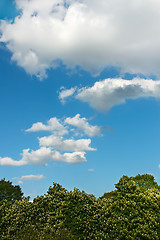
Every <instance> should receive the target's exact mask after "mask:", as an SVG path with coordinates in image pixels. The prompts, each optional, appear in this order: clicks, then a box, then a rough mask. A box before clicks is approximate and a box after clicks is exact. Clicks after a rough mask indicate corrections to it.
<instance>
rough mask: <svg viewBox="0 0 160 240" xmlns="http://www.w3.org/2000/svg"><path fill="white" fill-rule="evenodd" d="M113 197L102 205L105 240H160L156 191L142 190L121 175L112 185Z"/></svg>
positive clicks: (159, 197)
mask: <svg viewBox="0 0 160 240" xmlns="http://www.w3.org/2000/svg"><path fill="white" fill-rule="evenodd" d="M115 186H116V189H117V194H116V196H115V197H114V198H110V199H109V200H107V199H103V200H102V201H104V205H105V204H106V215H105V218H106V223H107V224H106V228H107V231H108V233H109V239H123V240H124V239H144V240H145V239H150V240H153V239H157V240H159V239H160V208H159V201H160V192H159V190H158V189H156V188H153V189H152V188H149V189H147V190H145V191H142V189H141V187H139V186H138V184H137V183H136V182H135V181H134V180H133V179H132V178H131V177H127V176H123V177H122V178H121V179H120V180H119V182H118V183H117V184H115Z"/></svg>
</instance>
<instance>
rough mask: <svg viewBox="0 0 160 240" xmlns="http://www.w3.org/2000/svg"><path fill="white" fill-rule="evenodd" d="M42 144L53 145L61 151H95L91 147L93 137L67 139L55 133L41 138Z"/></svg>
mask: <svg viewBox="0 0 160 240" xmlns="http://www.w3.org/2000/svg"><path fill="white" fill-rule="evenodd" d="M39 143H40V145H41V146H53V147H54V148H55V149H58V150H61V151H94V150H95V149H94V148H91V147H90V144H91V139H78V140H74V139H66V140H62V137H57V136H55V135H50V136H45V137H41V138H39Z"/></svg>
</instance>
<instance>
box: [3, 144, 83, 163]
mask: <svg viewBox="0 0 160 240" xmlns="http://www.w3.org/2000/svg"><path fill="white" fill-rule="evenodd" d="M55 161H56V162H67V163H70V164H73V163H81V162H86V158H85V152H72V153H64V154H61V153H60V152H58V151H55V150H53V149H52V148H46V147H41V148H39V149H38V150H36V151H33V150H30V149H24V150H23V153H22V158H21V160H19V161H17V160H13V159H10V158H0V165H2V166H23V165H44V166H47V165H48V163H49V162H55Z"/></svg>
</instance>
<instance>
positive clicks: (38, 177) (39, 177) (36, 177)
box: [20, 174, 44, 181]
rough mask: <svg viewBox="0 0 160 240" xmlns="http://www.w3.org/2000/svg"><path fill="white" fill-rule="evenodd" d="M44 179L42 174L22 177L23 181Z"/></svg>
mask: <svg viewBox="0 0 160 240" xmlns="http://www.w3.org/2000/svg"><path fill="white" fill-rule="evenodd" d="M43 178H44V176H43V175H42V174H40V175H32V174H31V175H25V176H22V177H21V178H20V179H21V180H38V181H39V180H42V179H43Z"/></svg>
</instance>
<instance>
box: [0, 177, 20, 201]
mask: <svg viewBox="0 0 160 240" xmlns="http://www.w3.org/2000/svg"><path fill="white" fill-rule="evenodd" d="M22 197H23V192H22V190H21V188H20V186H19V185H16V186H14V185H13V184H12V182H10V181H6V180H5V179H2V180H0V201H2V200H7V201H10V202H14V201H16V200H21V199H22Z"/></svg>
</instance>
